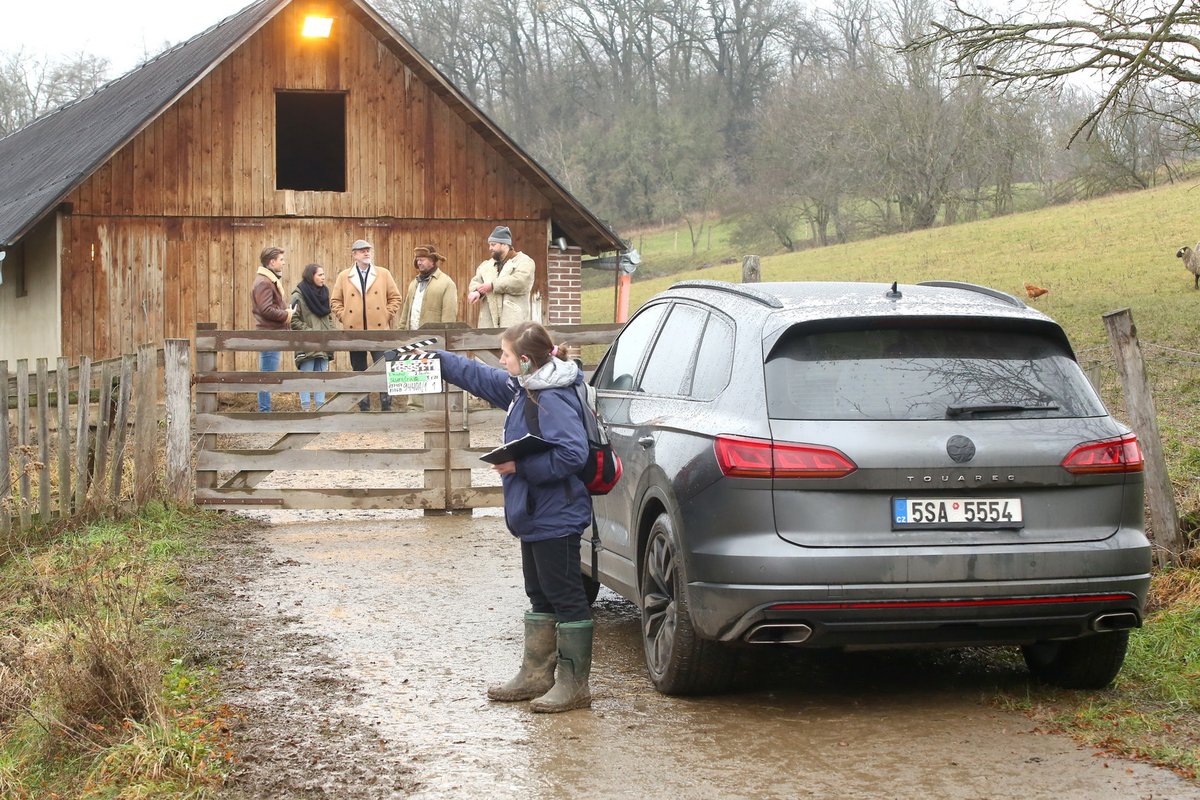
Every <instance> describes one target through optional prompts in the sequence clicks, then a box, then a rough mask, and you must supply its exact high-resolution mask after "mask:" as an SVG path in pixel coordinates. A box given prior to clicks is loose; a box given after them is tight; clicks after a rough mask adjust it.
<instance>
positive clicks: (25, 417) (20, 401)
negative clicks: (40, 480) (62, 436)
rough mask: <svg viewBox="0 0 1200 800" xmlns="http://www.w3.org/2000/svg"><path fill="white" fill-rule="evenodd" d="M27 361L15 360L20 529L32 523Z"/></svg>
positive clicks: (26, 528) (27, 527) (26, 527)
mask: <svg viewBox="0 0 1200 800" xmlns="http://www.w3.org/2000/svg"><path fill="white" fill-rule="evenodd" d="M32 460H33V459H31V458H30V453H29V362H28V361H27V360H25V359H21V360H19V361H18V362H17V484H18V489H19V493H20V497H19V498H18V502H19V503H20V505H19V506H18V507H17V509H18V512H19V514H18V515H19V517H20V520H21V529H22V530H28V529H29V528H30V526H31V525H32V524H33V517H32V514H33V510H32V508H33V495H32V490H31V488H30V486H29V465H30V462H31V461H32Z"/></svg>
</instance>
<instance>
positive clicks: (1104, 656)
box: [1021, 631, 1129, 689]
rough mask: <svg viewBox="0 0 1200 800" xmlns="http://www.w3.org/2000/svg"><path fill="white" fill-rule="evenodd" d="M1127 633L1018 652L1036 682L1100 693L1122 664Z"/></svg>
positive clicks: (1043, 644)
mask: <svg viewBox="0 0 1200 800" xmlns="http://www.w3.org/2000/svg"><path fill="white" fill-rule="evenodd" d="M1128 646H1129V631H1113V632H1112V633H1101V634H1096V635H1094V636H1085V637H1083V638H1081V639H1070V640H1068V641H1062V642H1035V643H1034V644H1030V645H1025V646H1023V647H1022V648H1021V654H1022V655H1023V656H1025V664H1026V666H1028V667H1029V671H1030V672H1031V673H1032V674H1033V676H1034V677H1035V678H1037V679H1038V680H1040V681H1042V682H1044V683H1048V684H1051V685H1052V686H1059V687H1062V688H1063V689H1103V688H1104V687H1106V686H1108V685H1109V684H1110V683H1112V681H1113V678H1115V677H1117V673H1118V672H1120V671H1121V665H1122V664H1123V663H1125V650H1126V648H1127V647H1128Z"/></svg>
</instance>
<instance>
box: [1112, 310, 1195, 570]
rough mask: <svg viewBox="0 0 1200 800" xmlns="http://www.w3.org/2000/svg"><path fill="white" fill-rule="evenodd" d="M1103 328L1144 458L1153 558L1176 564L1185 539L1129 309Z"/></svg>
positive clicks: (1183, 548) (1152, 396)
mask: <svg viewBox="0 0 1200 800" xmlns="http://www.w3.org/2000/svg"><path fill="white" fill-rule="evenodd" d="M1104 327H1105V328H1107V330H1108V339H1109V342H1110V343H1111V344H1112V350H1113V356H1114V357H1115V358H1116V360H1117V371H1118V372H1119V373H1120V375H1121V386H1122V387H1123V388H1124V390H1125V406H1126V407H1127V408H1128V410H1129V424H1130V425H1131V426H1133V429H1134V431H1136V432H1137V437H1138V442H1139V444H1141V446H1142V455H1143V457H1144V458H1145V460H1146V501H1147V503H1146V505H1147V506H1148V507H1149V509H1150V532H1151V541H1152V542H1154V544H1155V545H1156V547H1155V554H1154V555H1155V560H1156V561H1157V562H1158V563H1159V565H1160V566H1161V565H1163V564H1176V565H1177V564H1179V561H1180V558H1181V557H1182V555H1183V553H1184V551H1185V550H1187V542H1186V540H1185V538H1184V536H1183V532H1182V531H1180V529H1179V512H1178V510H1177V509H1176V507H1175V490H1174V488H1173V487H1172V486H1171V476H1170V475H1169V474H1168V473H1167V460H1166V457H1165V456H1164V454H1163V447H1162V439H1161V437H1160V436H1159V434H1158V412H1157V411H1156V410H1155V408H1154V395H1153V394H1152V393H1151V391H1150V381H1149V379H1148V378H1147V377H1146V365H1145V362H1144V361H1143V360H1142V348H1141V345H1140V344H1138V338H1137V328H1136V327H1134V324H1133V314H1132V313H1131V312H1130V310H1129V309H1128V308H1123V309H1120V310H1118V311H1110V312H1109V313H1107V314H1105V315H1104Z"/></svg>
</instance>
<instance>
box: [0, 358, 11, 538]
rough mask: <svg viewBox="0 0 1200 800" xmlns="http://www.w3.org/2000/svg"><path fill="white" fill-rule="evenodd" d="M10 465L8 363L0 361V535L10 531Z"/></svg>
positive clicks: (5, 535) (5, 534)
mask: <svg viewBox="0 0 1200 800" xmlns="http://www.w3.org/2000/svg"><path fill="white" fill-rule="evenodd" d="M11 500H12V463H11V460H10V455H9V443H8V362H7V361H0V535H2V536H4V537H6V538H7V536H8V534H9V533H10V532H11V531H12V512H11V511H10V510H9V503H10V502H11Z"/></svg>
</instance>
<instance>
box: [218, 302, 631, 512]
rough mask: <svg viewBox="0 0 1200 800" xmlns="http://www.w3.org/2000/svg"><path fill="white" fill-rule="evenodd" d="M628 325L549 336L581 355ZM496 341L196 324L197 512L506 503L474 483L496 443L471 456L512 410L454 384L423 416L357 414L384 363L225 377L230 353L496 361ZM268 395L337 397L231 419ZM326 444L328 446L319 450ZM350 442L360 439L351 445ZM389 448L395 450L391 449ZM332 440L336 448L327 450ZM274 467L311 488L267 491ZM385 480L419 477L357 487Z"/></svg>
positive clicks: (462, 331) (431, 398) (482, 333)
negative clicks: (340, 475) (436, 353)
mask: <svg viewBox="0 0 1200 800" xmlns="http://www.w3.org/2000/svg"><path fill="white" fill-rule="evenodd" d="M620 327H621V326H620V325H616V324H603V325H568V326H560V327H557V328H550V332H551V335H552V337H553V338H554V341H556V342H559V343H566V344H568V345H570V346H572V347H580V348H582V347H586V346H588V345H607V344H608V343H610V342H611V341H612V339H613V337H614V336H615V335H616V332H617V331H618V330H620ZM499 335H500V330H499V329H485V330H473V329H468V328H465V327H464V326H460V325H454V324H450V325H445V326H432V327H426V328H422V329H421V330H419V331H369V332H362V331H219V330H216V329H215V326H214V325H212V324H202V325H200V326H198V328H197V331H196V373H195V391H196V416H195V425H196V428H195V435H196V438H197V441H198V449H197V453H196V483H195V502H196V504H197V505H201V506H207V507H211V508H223V509H244V508H247V507H259V508H262V507H265V508H281V509H314V508H320V509H425V510H427V511H430V512H438V513H443V512H444V511H446V510H463V509H471V508H479V507H487V506H499V505H501V494H500V487H499V486H481V485H473V484H472V480H471V470H472V468H479V467H482V466H484V465H483V464H482V462H480V461H479V456H480V455H481V454H482V453H484V452H486V451H487V450H490V449H491V448H492V447H494V446H495V445H496V444H498V442H493V443H491V444H490V445H489V446H486V447H479V446H475V447H472V446H471V441H470V431H471V429H472V428H474V427H477V426H480V425H487V424H496V425H498V424H499V422H500V421H501V420H502V419H503V415H504V412H503V411H498V410H493V409H480V408H475V407H474V406H476V405H478V404H476V403H471V402H469V400H468V399H467V398H465V397H464V395H463V393H462V391H460V390H458V389H457V388H455V387H452V386H449V385H446V388H445V390H444V391H443V392H442V393H441V394H439V395H424V396H422V401H423V408H421V409H419V410H416V411H410V412H408V413H403V414H400V413H389V412H373V411H368V412H360V411H358V401H359V400H360V399H363V398H364V397H369V396H370V395H371V394H374V393H376V392H380V391H384V390H385V385H386V380H385V378H384V374H383V370H384V369H385V365H384V362H382V361H381V362H379V363H377V364H375V365H373V366H372V367H371V369H369V370H367V371H366V372H324V373H314V372H221V371H218V370H217V364H218V356H219V354H220V353H222V352H262V351H274V350H279V351H283V353H284V358H286V357H287V354H288V353H292V352H296V351H305V352H312V351H335V352H336V351H347V350H349V351H354V350H359V351H362V350H367V351H380V350H387V349H390V348H392V347H396V346H398V345H402V344H406V343H408V342H412V341H416V340H419V339H423V338H429V337H430V336H436V337H437V338H438V340H439V341H438V343H437V344H436V345H433V347H435V348H437V349H443V350H450V351H454V352H460V353H464V354H468V355H473V356H474V357H476V358H479V359H480V360H482V361H484V362H485V363H489V364H495V363H496V353H497V347H498V341H499ZM260 391H265V392H270V393H272V396H273V399H276V398H278V397H279V396H280V395H282V394H293V393H296V392H325V393H326V394H327V396H328V395H330V394H332V393H337V394H336V396H334V397H332V398H331V399H329V400H328V402H326V403H325V404H324V405H323V406H321V407H320V408H319V409H318V410H316V411H313V412H303V411H295V412H293V411H273V412H271V413H258V412H257V411H238V410H234V408H236V407H245V406H246V405H247V403H248V399H249V398H251V397H253V396H254V394H253V393H257V392H260ZM231 393H236V394H231ZM239 397H240V398H241V401H240V402H238V398H239ZM396 399H397V400H399V399H400V398H396ZM222 403H224V406H223V405H222ZM398 431H403V432H407V434H409V438H410V439H415V440H416V441H415V442H413V446H396V445H395V444H394V442H395V439H396V434H397V432H398ZM344 434H365V436H360V437H352V436H343V435H344ZM264 435H266V437H267V438H266V439H263V436H264ZM322 436H326V437H327V439H326V441H325V442H323V443H319V442H317V441H316V440H317V439H318V437H322ZM353 438H358V439H359V441H357V442H351V443H349V444H347V443H346V442H345V440H347V439H353ZM247 440H249V441H250V443H249V444H247ZM254 440H258V441H257V442H255V441H254ZM387 441H390V442H392V443H391V444H384V442H387ZM329 443H332V444H333V445H334V446H325V445H326V444H329ZM263 445H266V446H263ZM277 470H284V471H287V472H288V473H293V472H301V473H305V480H304V482H303V485H301V486H282V487H281V486H274V487H270V488H267V487H264V486H263V485H262V484H263V482H264V481H266V479H267V478H268V477H269V476H271V475H272V473H274V472H276V471H277ZM337 470H344V471H353V473H354V475H355V482H356V483H359V484H360V485H357V486H346V485H344V482H343V483H342V485H332V484H335V483H338V481H336V480H333V479H330V478H329V477H326V476H323V475H322V473H323V472H324V473H330V472H331V471H337ZM385 471H388V472H393V473H394V472H397V471H403V472H405V473H411V474H413V475H414V476H415V475H416V474H418V473H419V474H420V475H421V476H422V477H421V479H420V480H416V481H411V483H413V485H411V486H404V487H397V486H395V485H391V486H382V485H361V484H362V483H363V473H368V472H376V473H379V472H385ZM366 482H368V483H369V482H370V479H369V478H367V479H366ZM376 483H379V482H376Z"/></svg>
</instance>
